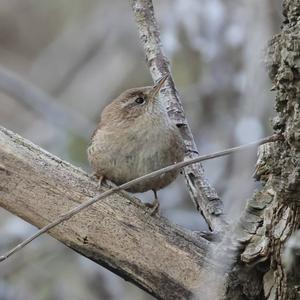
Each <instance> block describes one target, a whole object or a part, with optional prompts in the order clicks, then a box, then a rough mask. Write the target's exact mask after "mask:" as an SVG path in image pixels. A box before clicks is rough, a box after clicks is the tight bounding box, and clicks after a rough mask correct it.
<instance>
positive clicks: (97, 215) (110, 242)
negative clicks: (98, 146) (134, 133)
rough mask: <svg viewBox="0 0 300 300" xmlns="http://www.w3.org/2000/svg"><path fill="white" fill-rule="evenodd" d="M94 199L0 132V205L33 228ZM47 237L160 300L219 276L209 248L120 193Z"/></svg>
mask: <svg viewBox="0 0 300 300" xmlns="http://www.w3.org/2000/svg"><path fill="white" fill-rule="evenodd" d="M105 190H106V189H104V191H105ZM96 194H97V183H96V182H95V181H93V180H91V178H90V177H89V176H88V175H87V174H85V173H84V172H83V171H81V170H80V169H78V168H76V167H73V166H72V165H70V164H68V163H66V162H64V161H62V160H60V159H59V158H57V157H55V156H53V155H52V154H50V153H48V152H45V151H43V150H42V149H41V148H39V147H37V146H35V145H33V144H32V143H30V142H28V141H26V140H25V139H23V138H21V137H20V136H18V135H16V134H14V133H12V132H10V131H8V130H6V129H4V128H0V206H1V207H3V208H5V209H7V210H8V211H10V212H12V213H13V214H15V215H18V216H20V217H21V218H23V219H24V220H26V221H28V222H29V223H31V224H33V225H35V226H37V227H39V228H40V227H43V226H45V225H47V224H48V223H50V222H51V221H52V220H55V219H56V218H57V216H58V215H62V214H64V213H65V212H67V211H69V210H70V209H71V208H72V207H75V206H77V205H78V204H80V203H83V202H85V201H87V200H88V199H91V198H93V197H94V196H95V195H96ZM50 234H51V235H52V236H53V237H54V238H56V239H57V240H59V241H61V242H63V243H64V244H66V245H67V246H69V247H70V248H72V249H74V250H75V251H77V252H79V253H81V254H82V255H84V256H86V257H88V258H90V259H92V260H94V261H95V262H97V263H98V264H100V265H103V266H105V267H106V268H108V269H110V270H112V271H113V272H115V273H117V274H118V275H120V276H121V277H123V278H125V279H126V280H129V281H131V282H133V283H134V284H135V285H137V286H139V287H141V288H142V289H144V290H146V291H147V292H149V293H150V294H152V295H154V296H155V297H157V298H159V299H188V298H189V296H190V295H191V294H192V293H194V292H197V290H198V289H200V285H201V284H202V283H203V282H205V281H207V279H208V278H207V274H208V272H209V273H210V274H211V276H219V275H217V274H216V273H215V271H214V266H215V264H214V263H212V262H211V261H210V260H208V259H207V258H206V257H205V256H206V252H207V249H208V247H209V242H207V241H206V240H205V239H203V238H199V237H198V238H197V240H196V239H195V238H193V236H192V234H191V233H190V232H188V231H184V230H183V229H180V228H178V227H177V226H174V225H170V224H169V223H168V221H167V220H165V219H164V218H160V217H152V216H150V215H149V214H148V213H147V211H146V210H145V208H144V206H143V205H141V204H140V202H139V201H138V199H136V198H133V197H130V196H129V195H128V194H127V193H125V192H118V193H115V194H113V195H111V196H109V197H107V198H104V199H102V200H101V201H99V202H98V203H95V204H94V205H92V206H90V207H88V208H87V209H85V210H83V211H81V212H80V213H79V214H76V215H75V216H73V217H72V218H71V219H70V220H69V221H68V222H64V223H63V224H60V225H58V226H56V227H55V228H53V229H52V230H51V231H50ZM214 278H215V277H214ZM214 278H211V280H214Z"/></svg>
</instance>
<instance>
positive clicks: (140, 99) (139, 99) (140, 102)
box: [135, 97, 145, 104]
mask: <svg viewBox="0 0 300 300" xmlns="http://www.w3.org/2000/svg"><path fill="white" fill-rule="evenodd" d="M144 102H145V99H144V98H143V97H138V98H136V99H135V103H137V104H143V103H144Z"/></svg>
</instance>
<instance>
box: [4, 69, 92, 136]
mask: <svg viewBox="0 0 300 300" xmlns="http://www.w3.org/2000/svg"><path fill="white" fill-rule="evenodd" d="M0 90H1V91H2V92H4V93H6V94H7V95H9V96H10V97H12V98H14V99H16V100H18V101H20V103H22V104H23V105H25V106H27V107H29V108H30V109H31V110H33V111H35V112H37V113H38V114H39V115H41V116H43V117H44V118H45V119H46V120H48V121H49V122H50V123H52V124H54V125H57V126H58V127H59V128H63V129H67V130H69V131H70V132H72V133H74V134H76V135H81V136H83V137H84V138H86V137H88V136H89V135H90V133H91V130H92V129H93V128H94V127H95V125H94V124H93V122H90V121H89V120H88V119H86V118H84V117H83V116H82V115H81V114H79V113H77V112H75V111H72V110H71V109H70V108H66V107H64V106H63V105H62V104H61V103H58V102H57V101H56V100H55V99H53V98H52V97H51V96H49V95H48V94H46V93H45V92H44V91H42V90H41V89H39V88H38V87H36V86H34V85H33V84H32V83H30V82H28V81H26V80H24V79H23V78H21V77H20V76H18V75H16V74H14V73H13V72H11V71H9V70H6V69H5V68H4V67H0Z"/></svg>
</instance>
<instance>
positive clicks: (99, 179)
mask: <svg viewBox="0 0 300 300" xmlns="http://www.w3.org/2000/svg"><path fill="white" fill-rule="evenodd" d="M90 178H92V179H94V180H97V181H98V183H97V190H100V189H101V187H102V183H103V181H104V180H105V177H104V175H100V176H99V175H98V174H97V173H92V174H91V175H90Z"/></svg>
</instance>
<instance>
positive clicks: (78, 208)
mask: <svg viewBox="0 0 300 300" xmlns="http://www.w3.org/2000/svg"><path fill="white" fill-rule="evenodd" d="M278 139H279V136H278V135H272V136H269V137H266V138H263V139H260V140H257V141H255V142H252V143H249V144H245V145H241V146H237V147H234V148H229V149H226V150H222V151H218V152H214V153H211V154H206V155H202V156H198V157H196V158H193V159H189V160H186V161H182V162H179V163H176V164H173V165H170V166H168V167H165V168H162V169H160V170H157V171H154V172H151V173H149V174H146V175H144V176H141V177H139V178H136V179H133V180H131V181H128V182H126V183H124V184H122V185H120V186H115V187H113V188H111V189H109V190H107V191H105V192H104V193H101V194H99V195H97V196H95V197H93V198H92V199H90V200H88V201H86V202H84V203H82V204H80V205H78V206H76V207H75V208H73V209H71V210H70V211H68V212H67V213H65V214H64V215H62V216H60V217H59V218H57V219H56V220H55V221H53V222H51V223H50V224H48V225H46V226H45V227H43V228H41V229H40V230H38V231H37V232H36V233H35V234H33V235H32V236H30V237H29V238H27V239H26V240H24V241H23V242H22V243H20V244H19V245H17V246H16V247H14V248H12V249H11V250H9V251H8V252H7V253H6V254H4V255H2V256H0V262H1V261H4V260H5V259H7V258H8V257H10V256H11V255H12V254H14V253H16V252H17V251H18V250H20V249H22V248H24V247H25V246H26V245H27V244H29V243H30V242H32V241H33V240H34V239H36V238H37V237H39V236H40V235H42V234H43V233H45V232H47V231H48V230H50V229H52V228H53V227H55V226H57V225H59V224H60V223H62V222H64V221H67V220H68V219H70V218H71V217H72V216H74V215H75V214H77V213H79V212H80V211H82V210H83V209H85V208H87V207H88V206H90V205H92V204H94V203H96V202H97V201H99V200H100V199H103V198H104V197H107V196H109V195H111V194H113V193H114V192H117V191H119V190H122V189H124V190H126V189H128V188H129V187H131V186H133V185H135V184H137V183H140V182H142V181H144V180H148V179H152V178H154V177H157V176H160V175H162V174H164V173H166V172H169V171H173V170H178V169H181V168H183V167H186V166H188V165H190V164H194V163H198V162H200V161H204V160H209V159H213V158H217V157H221V156H225V155H229V154H231V153H233V152H237V151H242V150H246V149H249V148H251V147H255V146H257V145H261V144H265V143H269V142H274V141H276V140H278Z"/></svg>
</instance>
